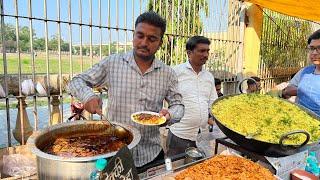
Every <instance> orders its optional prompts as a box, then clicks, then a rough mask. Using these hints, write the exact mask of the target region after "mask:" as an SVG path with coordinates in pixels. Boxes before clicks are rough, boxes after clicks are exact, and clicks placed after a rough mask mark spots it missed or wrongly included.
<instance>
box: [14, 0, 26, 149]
mask: <svg viewBox="0 0 320 180" xmlns="http://www.w3.org/2000/svg"><path fill="white" fill-rule="evenodd" d="M14 5H15V14H16V16H18V14H19V13H18V0H15V3H14ZM19 31H20V30H19V18H18V17H16V44H17V54H18V76H19V98H18V99H19V111H20V125H21V131H20V132H21V144H22V145H23V144H25V136H24V123H23V100H22V98H21V97H22V92H21V80H22V78H21V56H20V46H19V39H20V38H19V37H20V36H19Z"/></svg>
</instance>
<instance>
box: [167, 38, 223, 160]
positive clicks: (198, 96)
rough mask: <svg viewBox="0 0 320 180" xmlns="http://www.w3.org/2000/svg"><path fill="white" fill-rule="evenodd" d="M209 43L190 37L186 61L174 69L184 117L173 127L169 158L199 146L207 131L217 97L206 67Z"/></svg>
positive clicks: (208, 41) (171, 128) (170, 135)
mask: <svg viewBox="0 0 320 180" xmlns="http://www.w3.org/2000/svg"><path fill="white" fill-rule="evenodd" d="M209 45H210V40H209V39H208V38H206V37H203V36H193V37H191V38H190V39H189V40H188V42H187V44H186V50H187V54H188V60H187V62H185V63H183V64H180V65H178V66H176V67H174V70H175V72H176V74H177V76H178V81H179V85H178V87H179V92H180V93H181V94H182V97H183V98H182V102H183V104H184V105H185V113H184V117H183V118H182V119H181V120H180V122H178V123H175V124H173V125H171V126H170V129H169V133H168V139H167V146H168V152H167V156H169V157H170V156H173V155H176V154H180V153H183V152H184V151H185V149H186V148H188V147H196V137H197V135H198V133H199V131H200V132H201V131H208V119H209V112H210V109H211V104H212V103H213V101H214V100H215V99H217V98H218V96H217V92H216V89H215V83H214V77H213V75H212V74H211V73H210V72H208V71H207V70H205V69H204V67H203V65H204V64H205V63H206V62H207V60H208V56H209V51H210V48H209Z"/></svg>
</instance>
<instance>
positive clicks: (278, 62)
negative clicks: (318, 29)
mask: <svg viewBox="0 0 320 180" xmlns="http://www.w3.org/2000/svg"><path fill="white" fill-rule="evenodd" d="M266 13H267V14H265V15H264V19H263V29H262V37H261V48H260V55H261V59H262V61H263V63H264V65H265V66H266V67H267V68H280V67H301V65H304V63H305V61H306V57H307V51H306V47H307V39H308V36H309V35H310V34H311V33H312V27H311V24H310V22H308V21H303V20H298V19H292V18H288V17H287V16H285V15H281V14H277V13H274V12H271V11H266ZM271 18H272V19H271Z"/></svg>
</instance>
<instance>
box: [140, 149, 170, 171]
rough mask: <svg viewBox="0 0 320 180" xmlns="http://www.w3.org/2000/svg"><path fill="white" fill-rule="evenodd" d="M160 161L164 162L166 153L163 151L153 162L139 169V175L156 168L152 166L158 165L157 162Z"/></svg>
mask: <svg viewBox="0 0 320 180" xmlns="http://www.w3.org/2000/svg"><path fill="white" fill-rule="evenodd" d="M160 160H164V152H163V150H161V151H160V153H159V154H158V156H157V157H156V158H155V159H154V160H153V161H151V162H149V163H147V164H145V165H143V166H141V167H137V171H138V174H140V173H143V172H145V171H147V170H148V169H149V168H151V167H154V166H153V165H152V164H154V163H156V162H157V161H160Z"/></svg>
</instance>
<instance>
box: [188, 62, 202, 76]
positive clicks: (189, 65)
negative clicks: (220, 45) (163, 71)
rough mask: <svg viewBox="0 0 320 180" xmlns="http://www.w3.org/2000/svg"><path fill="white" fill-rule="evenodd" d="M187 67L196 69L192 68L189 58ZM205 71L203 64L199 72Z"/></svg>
mask: <svg viewBox="0 0 320 180" xmlns="http://www.w3.org/2000/svg"><path fill="white" fill-rule="evenodd" d="M185 67H186V68H188V69H191V70H192V71H194V70H193V68H192V66H191V64H190V60H189V59H188V60H187V62H186V63H185ZM203 71H204V66H202V68H201V71H200V72H199V73H201V72H203Z"/></svg>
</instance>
